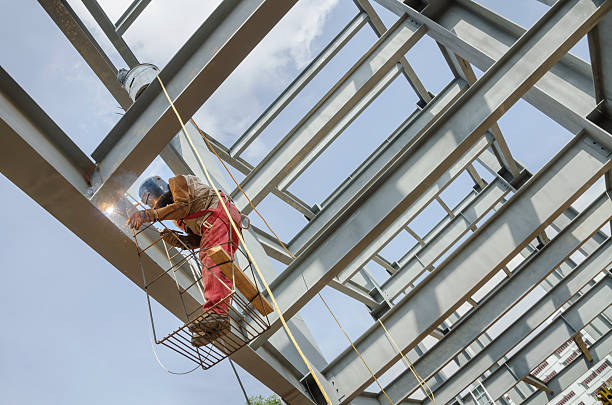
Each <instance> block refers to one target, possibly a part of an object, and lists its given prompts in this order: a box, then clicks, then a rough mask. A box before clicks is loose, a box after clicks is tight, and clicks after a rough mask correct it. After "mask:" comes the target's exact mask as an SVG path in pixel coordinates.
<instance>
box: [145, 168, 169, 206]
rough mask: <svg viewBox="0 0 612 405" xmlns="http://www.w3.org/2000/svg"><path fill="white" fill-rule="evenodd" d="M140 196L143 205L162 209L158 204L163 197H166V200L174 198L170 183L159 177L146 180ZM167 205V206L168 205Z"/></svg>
mask: <svg viewBox="0 0 612 405" xmlns="http://www.w3.org/2000/svg"><path fill="white" fill-rule="evenodd" d="M138 195H139V196H140V201H142V203H143V204H145V205H148V206H149V207H153V208H160V207H159V206H158V202H159V201H160V199H161V197H162V196H164V199H168V197H170V198H172V193H170V187H168V183H166V182H165V181H164V180H162V178H161V177H159V176H152V177H149V178H147V179H145V181H143V182H142V184H141V185H140V188H139V189H138ZM165 205H167V203H166V204H165Z"/></svg>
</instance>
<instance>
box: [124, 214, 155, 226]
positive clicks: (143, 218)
mask: <svg viewBox="0 0 612 405" xmlns="http://www.w3.org/2000/svg"><path fill="white" fill-rule="evenodd" d="M146 222H151V217H150V215H149V212H148V211H147V210H142V211H134V212H133V213H132V215H130V218H129V219H128V220H127V222H126V225H127V226H129V227H130V228H132V229H138V228H140V227H141V226H142V224H144V223H146Z"/></svg>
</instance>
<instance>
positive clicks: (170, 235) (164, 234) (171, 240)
mask: <svg viewBox="0 0 612 405" xmlns="http://www.w3.org/2000/svg"><path fill="white" fill-rule="evenodd" d="M159 236H161V238H162V240H163V241H164V242H166V243H167V244H168V245H170V246H174V247H177V248H184V247H185V246H184V245H183V244H182V243H181V239H180V236H179V235H177V234H176V232H173V231H171V230H170V229H164V230H163V231H161V232H160V233H159Z"/></svg>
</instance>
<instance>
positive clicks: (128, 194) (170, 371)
mask: <svg viewBox="0 0 612 405" xmlns="http://www.w3.org/2000/svg"><path fill="white" fill-rule="evenodd" d="M126 194H127V196H128V197H129V198H130V199H132V200H133V201H134V203H135V205H138V206H140V207H142V208H146V207H144V206H143V205H142V204H141V203H140V201H138V200H137V199H135V198H134V197H133V196H132V195H131V194H130V193H128V192H126ZM160 224H161V222H160ZM161 225H162V226H164V225H163V224H161ZM164 228H165V229H168V228H167V227H165V226H164ZM132 235H133V236H134V242H135V243H136V248H137V249H138V266H139V267H140V268H142V257H141V254H142V251H140V249H139V248H138V239H136V233H135V232H134V230H132ZM162 243H163V245H164V250H165V251H166V257H167V258H168V262H169V263H170V264H171V265H172V261H171V258H170V252H169V251H168V246H167V245H166V242H165V241H164V240H162ZM189 267H190V268H191V265H190V266H189ZM191 271H192V273H193V268H191ZM172 273H173V278H174V281H175V282H176V284H177V288H178V287H179V285H178V280H177V278H176V271H175V270H173V271H172ZM193 276H194V277H196V275H195V274H193ZM143 281H144V280H143ZM198 287H199V285H198ZM145 292H146V291H145ZM200 292H201V293H202V298H204V293H203V292H202V289H201V288H200ZM148 298H149V295H148V292H147V300H148ZM148 308H149V311H148V312H149V317H150V318H151V319H152V317H153V314H152V313H151V307H150V306H149V307H148ZM153 328H154V325H153V323H152V322H151V324H150V328H148V329H147V331H148V334H149V342H150V343H151V351H152V352H153V356H154V357H155V361H156V362H157V364H158V365H159V366H160V367H161V368H162V369H163V370H164V371H166V372H168V373H170V374H173V375H186V374H190V373H192V372H194V371H196V370H197V369H198V368H200V364H198V365H196V366H195V367H194V368H192V369H191V370H188V371H172V370H170V369H169V368H168V367H166V365H165V364H164V363H163V362H162V361H161V359H160V358H159V355H158V353H157V349H156V348H155V342H154V340H155V339H154V338H153V335H154V333H155V331H154V330H153ZM208 355H210V350H209V352H208V353H207V354H206V356H208Z"/></svg>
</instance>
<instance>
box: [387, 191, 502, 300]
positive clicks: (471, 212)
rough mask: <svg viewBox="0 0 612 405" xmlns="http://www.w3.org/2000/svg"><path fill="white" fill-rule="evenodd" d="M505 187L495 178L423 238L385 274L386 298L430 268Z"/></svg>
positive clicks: (491, 205) (391, 296) (402, 288)
mask: <svg viewBox="0 0 612 405" xmlns="http://www.w3.org/2000/svg"><path fill="white" fill-rule="evenodd" d="M508 191H509V188H508V187H507V186H505V185H504V184H502V182H501V181H499V180H495V181H494V182H493V183H491V184H489V185H488V186H487V187H486V188H485V189H484V190H483V191H482V192H481V193H479V194H478V196H477V197H476V199H474V200H473V201H472V202H471V203H470V204H468V205H467V206H466V207H465V208H464V209H463V210H461V212H460V215H457V216H455V218H453V219H452V220H450V221H449V222H448V223H447V225H446V226H445V227H444V228H443V229H440V232H438V233H437V234H436V235H432V237H431V238H430V239H429V240H428V241H427V243H426V245H424V246H423V247H422V248H421V249H419V250H418V251H417V252H415V254H414V255H413V256H412V258H411V259H410V260H409V261H408V262H407V263H405V264H403V265H402V266H401V267H400V269H399V270H398V271H397V272H396V273H395V274H393V275H392V276H391V277H389V278H388V279H387V280H386V281H385V282H384V283H383V284H382V289H383V292H384V294H385V297H386V298H387V299H389V300H394V299H395V298H397V297H398V296H399V295H400V294H401V293H402V292H403V291H404V290H406V289H407V288H409V287H410V285H411V284H412V283H413V282H414V281H415V280H416V279H417V278H418V277H419V276H421V274H423V273H424V272H425V271H427V270H433V264H434V262H435V261H436V260H438V259H439V258H440V257H442V255H443V254H444V253H445V252H446V251H447V250H448V249H449V248H450V247H451V246H452V245H453V244H455V243H456V242H457V241H458V240H459V239H461V238H462V237H463V236H464V235H465V234H466V233H467V232H468V231H469V230H470V228H471V226H472V224H475V223H476V222H478V221H479V220H480V218H482V217H483V216H484V215H485V214H486V213H487V212H489V210H491V209H492V208H493V207H494V206H495V205H496V204H497V203H498V202H499V201H500V200H501V199H502V198H504V196H505V195H506V194H507V193H508Z"/></svg>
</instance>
